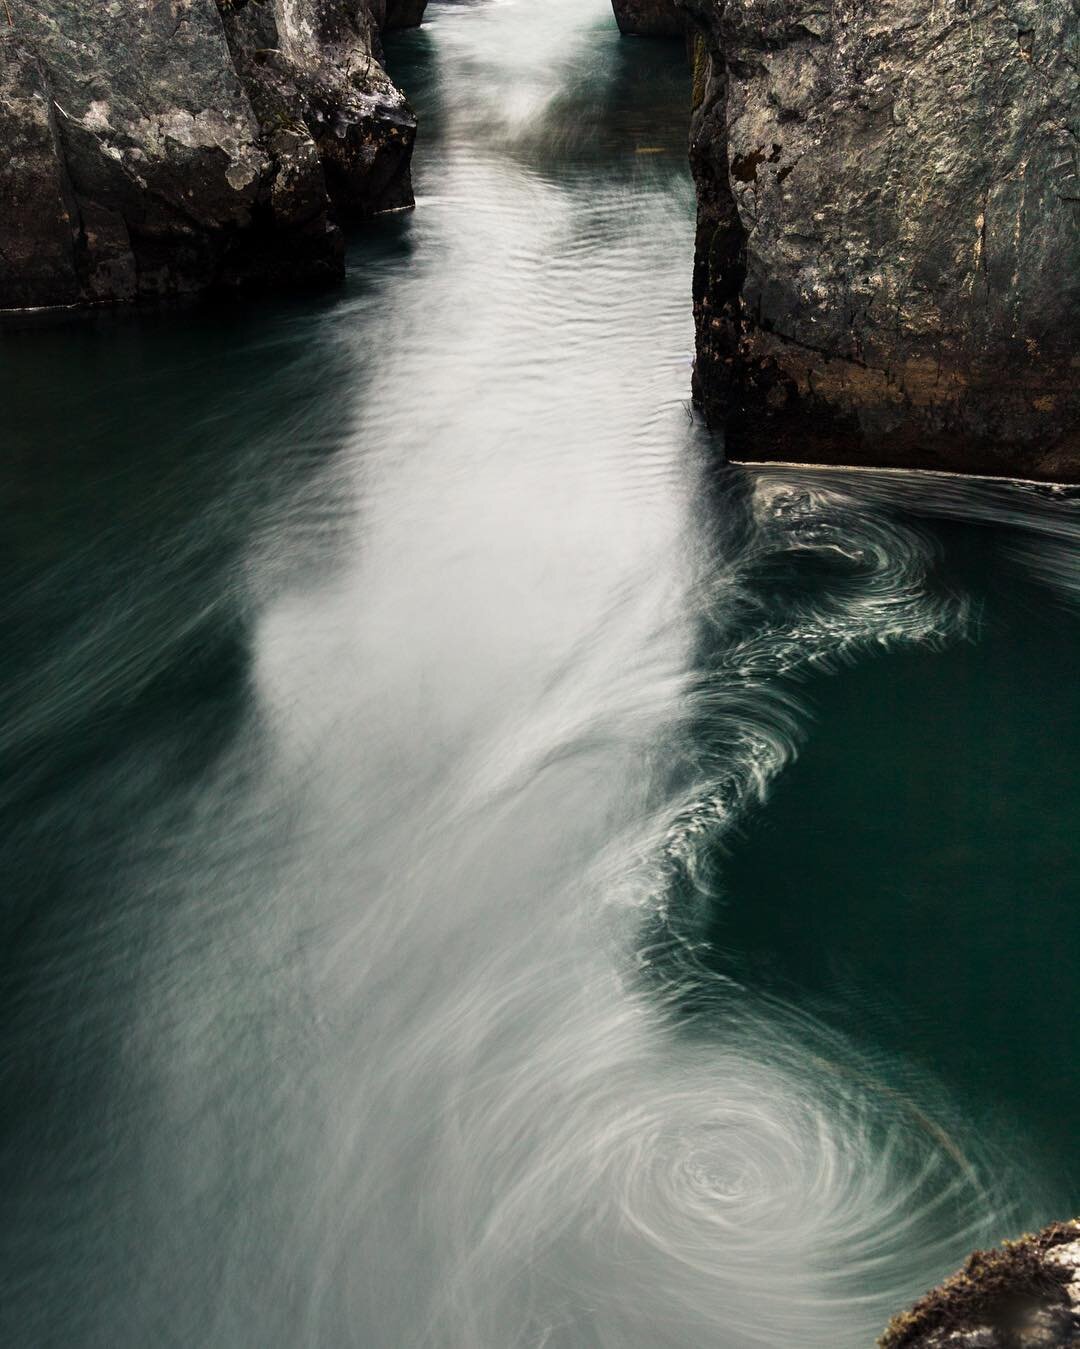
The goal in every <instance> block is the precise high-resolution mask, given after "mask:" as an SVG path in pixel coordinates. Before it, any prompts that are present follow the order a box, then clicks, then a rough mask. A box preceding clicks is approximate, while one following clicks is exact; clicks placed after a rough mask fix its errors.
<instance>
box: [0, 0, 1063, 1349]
mask: <svg viewBox="0 0 1080 1349" xmlns="http://www.w3.org/2000/svg"><path fill="white" fill-rule="evenodd" d="M388 58H389V63H390V67H391V70H392V72H393V74H394V76H395V78H396V79H397V80H398V81H399V82H400V83H401V85H402V86H403V87H404V88H405V89H406V90H407V91H408V92H409V94H410V97H411V98H412V100H413V102H414V103H415V105H416V108H417V111H418V113H419V116H420V119H421V123H420V125H421V131H420V138H419V142H418V146H417V155H416V163H415V178H416V188H417V197H418V203H417V209H416V210H415V212H413V213H408V214H401V215H397V216H393V217H390V218H386V219H384V220H381V221H379V222H378V223H377V224H376V225H374V226H373V227H371V228H370V229H367V230H365V231H363V232H361V233H360V234H359V235H358V236H357V237H355V238H354V240H353V242H352V244H351V248H350V264H349V278H348V283H347V286H346V288H345V290H344V291H343V292H331V293H324V294H318V295H315V296H307V297H306V298H302V299H292V300H286V301H280V300H278V301H251V302H245V303H244V304H239V303H234V304H231V305H230V306H228V307H227V308H221V309H214V308H206V307H202V308H198V309H193V310H190V311H185V312H182V313H179V314H178V313H171V314H160V315H156V316H150V315H142V316H134V317H133V316H131V315H124V316H114V317H108V316H105V317H98V318H95V319H90V320H87V321H85V322H80V323H78V324H76V325H74V326H71V325H69V326H65V327H45V328H42V329H41V330H40V331H38V330H35V331H32V332H29V333H28V332H25V331H24V332H21V333H18V334H8V335H5V336H4V337H3V338H2V339H0V345H2V373H0V381H2V384H3V422H2V425H3V440H4V452H3V454H2V455H0V490H2V494H3V499H4V503H5V518H6V520H7V529H6V533H5V537H4V543H3V547H4V552H5V558H6V566H5V581H4V587H3V592H2V595H0V641H2V649H3V656H4V659H3V666H2V670H0V724H2V726H3V728H4V729H3V758H4V764H5V770H6V771H5V773H4V775H3V778H2V782H0V817H2V818H0V826H2V827H0V875H2V876H3V882H4V904H3V910H2V915H3V925H4V932H3V936H4V945H3V956H2V962H3V963H2V966H0V996H2V1020H0V1050H2V1073H3V1129H2V1134H0V1138H2V1154H0V1157H2V1173H0V1193H2V1194H3V1196H4V1202H3V1209H4V1220H3V1240H4V1248H3V1257H2V1258H3V1266H4V1269H5V1282H6V1292H7V1297H6V1300H5V1303H4V1305H3V1307H2V1308H0V1341H2V1342H3V1343H4V1344H6V1345H10V1346H35V1347H37V1346H42V1347H44V1346H64V1347H65V1349H106V1347H107V1349H146V1346H151V1345H154V1346H159V1345H160V1346H164V1345H175V1346H185V1349H187V1347H189V1346H190V1347H194V1346H199V1347H202V1346H206V1347H211V1346H212V1347H213V1349H241V1347H243V1349H300V1347H301V1346H309V1347H310V1349H345V1347H346V1346H356V1347H357V1349H704V1346H716V1347H717V1349H742V1347H743V1346H766V1347H769V1349H776V1346H789V1345H790V1346H796V1345H797V1346H805V1347H806V1349H814V1347H816V1346H822V1347H823V1349H824V1346H845V1347H846V1346H851V1349H856V1346H867V1345H869V1344H871V1343H872V1342H873V1339H874V1337H875V1335H876V1334H877V1333H878V1332H879V1331H880V1330H881V1328H882V1327H883V1326H884V1324H885V1322H886V1321H887V1319H888V1317H889V1315H890V1314H891V1313H892V1312H894V1311H896V1310H897V1309H898V1308H900V1307H902V1306H904V1305H905V1304H907V1303H908V1302H910V1301H911V1299H912V1298H914V1297H915V1296H916V1295H917V1294H918V1293H919V1292H921V1291H922V1290H923V1289H924V1288H926V1287H928V1286H929V1285H931V1284H932V1283H934V1282H936V1281H937V1280H938V1279H940V1278H941V1277H942V1275H944V1274H945V1273H947V1272H948V1271H949V1270H950V1269H952V1268H953V1267H954V1266H955V1265H956V1264H957V1263H958V1262H959V1261H960V1260H961V1259H962V1258H963V1257H964V1256H965V1255H966V1254H967V1252H968V1251H969V1250H971V1249H972V1247H973V1246H975V1245H977V1244H979V1243H983V1242H987V1241H998V1240H1000V1239H1002V1238H1003V1237H1006V1236H1009V1235H1013V1234H1015V1233H1016V1232H1018V1231H1021V1230H1023V1229H1024V1228H1025V1227H1030V1226H1035V1225H1038V1224H1041V1223H1043V1222H1046V1221H1049V1220H1050V1219H1052V1218H1065V1217H1069V1216H1072V1215H1073V1214H1074V1213H1075V1211H1076V1210H1077V1208H1078V1207H1080V1163H1078V1160H1077V1148H1076V1120H1077V1118H1078V1117H1080V1076H1078V1064H1080V981H1078V980H1077V977H1076V976H1077V970H1078V968H1080V909H1078V901H1080V853H1078V850H1077V846H1076V844H1077V820H1078V818H1080V769H1078V765H1080V701H1078V699H1077V696H1076V686H1077V677H1078V673H1080V624H1078V622H1077V620H1078V618H1080V609H1078V606H1080V551H1078V544H1080V499H1078V497H1077V496H1076V494H1075V493H1070V492H1067V491H1064V490H1059V489H1054V488H1052V487H1046V486H1033V485H1024V484H1015V485H1011V484H1005V483H989V482H978V481H971V480H969V481H964V480H961V479H951V478H940V477H939V478H934V477H926V476H922V477H920V476H916V475H901V474H863V475H857V474H852V473H844V472H843V471H819V472H812V471H809V470H803V469H798V470H789V469H785V468H782V467H765V468H757V469H753V470H751V469H745V468H740V467H738V466H724V465H723V464H722V462H721V456H720V455H719V453H718V449H717V445H716V443H715V441H714V440H712V439H711V438H710V437H709V435H708V434H707V433H706V432H705V430H704V428H703V427H702V425H701V424H700V421H699V419H698V418H697V417H696V416H695V415H694V413H693V411H692V409H691V407H690V404H689V387H690V368H691V360H692V345H693V321H692V315H691V303H690V287H691V276H692V258H693V244H694V195H693V185H692V183H691V180H690V176H689V171H688V167H687V156H686V135H687V131H686V127H687V116H688V113H687V109H688V104H689V96H690V93H689V82H690V81H689V74H688V71H687V66H686V60H685V55H684V53H683V51H682V49H681V47H680V44H679V43H677V42H672V43H660V44H656V43H646V42H636V41H634V40H629V39H620V37H619V35H618V32H617V31H616V29H615V26H614V22H613V20H612V16H611V9H610V5H609V3H608V0H456V2H454V0H432V3H431V4H430V5H429V8H428V14H427V19H426V21H425V26H424V27H423V28H422V29H421V30H419V31H416V32H411V33H408V34H403V35H399V36H397V37H395V38H394V39H393V40H392V41H391V42H390V43H389V44H388Z"/></svg>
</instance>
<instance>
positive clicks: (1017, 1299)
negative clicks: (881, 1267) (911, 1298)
mask: <svg viewBox="0 0 1080 1349" xmlns="http://www.w3.org/2000/svg"><path fill="white" fill-rule="evenodd" d="M878 1344H879V1345H880V1347H881V1349H1071V1347H1072V1346H1075V1345H1077V1344H1080V1223H1077V1222H1072V1223H1055V1224H1054V1225H1053V1226H1052V1227H1047V1228H1046V1229H1045V1230H1044V1231H1042V1232H1039V1233H1038V1234H1037V1235H1035V1236H1027V1237H1022V1238H1021V1239H1020V1240H1019V1241H1011V1242H1006V1243H1005V1245H1004V1246H1002V1247H1000V1248H999V1249H997V1250H992V1251H976V1252H975V1253H974V1255H972V1256H971V1257H970V1258H969V1259H968V1262H967V1264H966V1265H965V1266H964V1268H963V1269H962V1270H960V1271H959V1273H957V1274H954V1275H953V1276H952V1277H951V1278H949V1279H946V1280H945V1282H944V1283H943V1284H941V1286H940V1287H938V1288H935V1289H934V1290H933V1291H932V1292H930V1293H927V1295H926V1296H925V1297H924V1298H921V1299H920V1300H919V1301H918V1302H917V1303H916V1304H915V1306H914V1307H912V1309H911V1310H910V1311H908V1312H901V1313H900V1314H899V1315H898V1316H896V1317H894V1318H893V1321H892V1323H891V1324H890V1326H889V1327H888V1329H887V1330H886V1331H885V1333H884V1335H882V1337H881V1339H880V1340H879V1341H878Z"/></svg>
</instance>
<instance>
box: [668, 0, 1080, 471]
mask: <svg viewBox="0 0 1080 1349" xmlns="http://www.w3.org/2000/svg"><path fill="white" fill-rule="evenodd" d="M679 3H680V5H681V6H682V7H683V8H684V10H685V11H686V12H687V13H688V15H689V16H690V18H691V21H692V23H693V25H694V33H695V36H694V39H693V46H694V65H695V70H694V111H693V123H692V132H691V159H692V164H693V169H694V173H695V175H696V178H697V183H698V190H699V202H700V212H699V231H698V249H697V261H696V269H695V310H696V317H697V329H698V363H697V371H696V392H697V395H698V398H699V400H700V402H701V403H702V404H703V405H704V407H705V410H706V414H707V416H708V418H709V420H710V423H712V424H715V425H717V426H720V425H723V426H724V427H725V428H726V438H727V446H728V453H729V455H730V456H731V457H732V458H735V459H781V460H799V461H807V462H821V463H848V464H860V463H861V464H875V465H905V466H915V467H935V468H948V469H956V470H960V471H976V472H985V473H1002V474H1011V475H1018V476H1033V477H1041V478H1057V477H1062V478H1073V479H1075V478H1077V477H1080V77H1078V63H1080V4H1078V0H946V3H942V2H941V0H739V3H735V0H679Z"/></svg>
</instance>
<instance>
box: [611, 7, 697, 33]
mask: <svg viewBox="0 0 1080 1349" xmlns="http://www.w3.org/2000/svg"><path fill="white" fill-rule="evenodd" d="M612 5H613V7H614V9H615V21H616V23H618V25H619V31H620V32H622V33H627V34H631V35H633V36H634V37H682V35H683V34H684V33H685V32H686V18H685V16H684V15H683V14H682V13H681V12H680V10H679V8H678V6H677V4H676V2H675V0H612Z"/></svg>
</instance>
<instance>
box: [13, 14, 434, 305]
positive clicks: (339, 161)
mask: <svg viewBox="0 0 1080 1349" xmlns="http://www.w3.org/2000/svg"><path fill="white" fill-rule="evenodd" d="M423 8H424V2H423V0H216V3H215V0H93V3H89V0H6V8H5V9H4V11H3V12H2V13H0V140H2V142H3V144H4V146H5V150H6V153H5V155H4V158H3V161H2V162H0V203H2V207H3V211H2V215H0V309H12V308H24V307H33V306H42V305H75V304H82V303H94V302H105V301H122V300H133V299H136V298H145V297H161V296H167V295H175V294H183V293H190V292H195V291H200V290H207V289H211V288H228V287H235V286H240V285H254V284H271V283H278V282H293V281H297V280H308V279H317V278H320V277H327V278H329V277H333V276H336V275H338V274H340V272H341V270H342V267H343V261H342V243H341V232H340V228H339V223H340V222H341V221H343V220H347V219H350V218H355V217H359V216H365V215H370V214H373V213H375V212H378V211H382V210H387V209H391V208H394V207H398V206H402V205H406V204H408V203H410V202H411V200H412V191H411V185H410V180H409V160H410V155H411V151H412V144H413V139H414V136H415V130H416V123H415V119H414V117H413V115H412V112H411V111H410V109H409V106H408V104H407V103H406V101H405V98H404V95H403V94H402V93H401V92H400V91H399V90H398V89H397V88H396V87H395V86H394V84H393V82H392V81H391V80H390V78H389V76H388V75H387V74H386V72H385V70H384V69H383V67H382V65H381V62H380V46H379V33H380V30H383V29H386V28H390V27H395V26H402V25H405V24H411V23H415V22H418V21H419V18H420V16H421V13H422V11H423ZM8 10H10V17H9V15H8V12H7V11H8Z"/></svg>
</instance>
